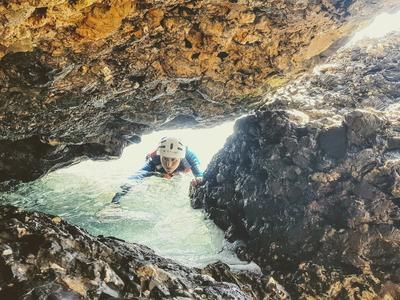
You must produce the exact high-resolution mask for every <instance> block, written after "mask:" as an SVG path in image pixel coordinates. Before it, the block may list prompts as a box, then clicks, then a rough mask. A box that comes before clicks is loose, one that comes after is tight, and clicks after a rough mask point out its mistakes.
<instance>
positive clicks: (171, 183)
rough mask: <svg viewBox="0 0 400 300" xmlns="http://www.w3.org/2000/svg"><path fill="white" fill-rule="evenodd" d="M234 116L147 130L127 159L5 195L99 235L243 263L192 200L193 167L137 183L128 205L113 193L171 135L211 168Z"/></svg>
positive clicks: (71, 170)
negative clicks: (115, 200)
mask: <svg viewBox="0 0 400 300" xmlns="http://www.w3.org/2000/svg"><path fill="white" fill-rule="evenodd" d="M233 124H234V122H233V121H230V122H226V123H223V124H221V125H218V126H216V127H213V128H205V129H175V130H163V131H158V132H154V133H151V134H147V135H143V136H142V141H141V142H140V143H138V144H132V145H130V146H128V147H126V148H125V149H124V151H123V154H122V156H121V157H120V158H119V159H116V160H111V161H91V160H87V161H83V162H81V163H79V164H76V165H73V166H70V167H68V168H63V169H60V170H57V171H54V172H51V173H49V174H48V175H46V176H44V177H43V178H41V179H38V180H36V181H34V182H29V183H23V184H20V185H19V186H17V187H16V188H15V189H14V190H13V191H9V192H6V193H3V194H0V198H2V199H3V203H4V204H5V203H9V204H12V205H16V206H18V207H22V208H25V209H28V210H37V211H41V212H45V213H49V214H54V215H58V216H60V217H62V218H63V219H65V220H67V221H69V222H71V223H73V224H76V225H79V226H81V227H82V228H84V229H86V230H87V231H88V232H90V233H92V234H95V235H104V236H115V237H117V238H120V239H124V240H126V241H130V242H137V243H140V244H143V245H146V246H149V247H151V248H152V249H155V250H156V252H157V253H158V254H160V255H162V256H165V257H169V258H173V259H175V260H177V261H179V262H181V263H184V264H187V265H189V266H205V265H206V264H208V263H211V262H215V261H217V260H222V261H224V262H226V263H228V264H230V265H233V266H237V267H240V268H243V264H244V262H241V261H240V260H239V259H238V258H237V257H236V255H235V254H234V251H233V250H234V245H232V244H230V243H228V242H227V241H225V240H224V233H223V231H222V230H220V229H219V228H218V227H217V226H216V225H215V224H214V223H213V222H212V221H211V220H209V219H208V218H207V217H206V215H205V214H204V212H202V211H200V210H194V209H192V208H191V207H190V199H189V187H190V181H191V179H192V178H193V175H192V174H185V175H183V176H176V178H175V177H173V178H172V179H171V180H166V179H164V178H160V177H155V176H152V177H146V178H144V179H143V180H142V181H141V182H138V183H136V184H135V185H134V186H133V188H132V190H131V191H130V192H129V193H128V194H127V195H125V196H124V199H123V200H122V201H121V203H120V205H114V204H112V203H110V202H111V199H112V197H113V195H114V194H115V192H117V191H118V189H119V187H120V186H121V185H123V184H125V183H129V179H128V177H129V176H130V175H132V174H133V173H135V171H137V170H138V169H140V168H141V167H142V166H143V165H144V163H145V156H146V154H148V153H149V152H151V151H153V150H155V148H156V146H157V144H158V143H159V141H160V139H161V138H162V137H163V136H175V137H178V138H179V139H181V140H182V141H183V142H184V143H185V144H186V145H187V146H188V147H190V148H191V149H192V150H193V151H195V153H196V154H197V155H198V157H199V159H200V161H201V168H202V169H203V170H204V169H205V168H206V166H207V164H208V163H209V162H210V160H211V159H212V156H213V155H214V154H215V153H216V152H217V151H218V150H219V149H221V148H222V147H223V144H224V142H225V139H226V138H227V137H228V136H229V135H230V134H231V133H232V131H233Z"/></svg>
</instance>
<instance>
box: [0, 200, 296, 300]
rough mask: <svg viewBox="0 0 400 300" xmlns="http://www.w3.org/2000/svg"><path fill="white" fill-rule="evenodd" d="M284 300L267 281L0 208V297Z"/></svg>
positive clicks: (281, 292) (269, 279) (39, 215)
mask: <svg viewBox="0 0 400 300" xmlns="http://www.w3.org/2000/svg"><path fill="white" fill-rule="evenodd" d="M264 297H267V298H268V299H288V295H286V294H285V290H284V288H283V287H282V286H280V285H279V284H278V283H277V282H276V281H275V280H274V279H273V278H272V277H270V276H263V275H261V274H256V273H250V272H245V271H241V272H233V271H231V270H230V268H229V267H228V266H227V265H225V264H222V263H216V264H212V265H209V266H207V267H206V268H205V269H197V268H188V267H185V266H182V265H179V264H177V263H176V262H174V261H172V260H169V259H164V258H162V257H159V256H157V255H156V254H155V253H154V252H153V251H152V250H151V249H149V248H147V247H145V246H141V245H138V244H133V243H127V242H124V241H122V240H119V239H116V238H112V237H103V236H99V237H94V236H91V235H89V234H88V233H86V232H85V231H84V230H82V229H80V228H79V227H76V226H74V225H70V224H68V223H66V222H65V221H63V220H62V219H61V218H60V217H57V216H50V215H45V214H42V213H37V212H33V213H29V212H25V211H22V210H20V209H17V208H15V207H11V206H0V299H7V300H14V299H24V300H61V299H62V300H78V299H102V300H104V299H109V300H111V299H243V300H247V299H263V298H264Z"/></svg>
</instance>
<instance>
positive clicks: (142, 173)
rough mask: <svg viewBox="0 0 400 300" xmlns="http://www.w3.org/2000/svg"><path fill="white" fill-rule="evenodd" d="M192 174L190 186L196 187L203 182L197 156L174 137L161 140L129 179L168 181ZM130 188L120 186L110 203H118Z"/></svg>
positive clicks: (129, 186)
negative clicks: (154, 177)
mask: <svg viewBox="0 0 400 300" xmlns="http://www.w3.org/2000/svg"><path fill="white" fill-rule="evenodd" d="M188 172H192V173H193V175H194V177H195V178H194V179H193V180H192V183H191V184H192V185H193V186H196V185H198V184H200V183H201V182H202V181H203V172H202V171H201V170H200V161H199V159H198V157H197V155H196V154H195V153H194V152H193V151H192V150H191V149H189V148H188V147H186V146H185V145H183V144H182V142H181V141H179V140H178V139H177V138H175V137H164V138H162V139H161V141H160V143H159V145H158V147H157V150H155V151H153V152H151V153H149V154H147V156H146V164H145V165H144V166H143V167H142V168H141V169H140V170H139V171H137V172H136V173H135V174H134V175H132V176H130V177H129V179H131V180H134V181H139V180H141V179H143V178H144V177H148V176H153V175H157V176H162V177H164V178H167V179H170V178H172V177H173V176H174V175H177V174H182V173H188ZM131 188H132V185H131V184H124V185H122V186H121V191H119V192H117V193H116V194H115V195H114V197H113V198H112V201H111V202H112V203H117V204H118V203H120V202H121V198H122V197H123V196H124V195H126V194H127V193H128V192H129V190H130V189H131Z"/></svg>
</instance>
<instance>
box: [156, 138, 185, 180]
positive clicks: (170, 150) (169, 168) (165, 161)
mask: <svg viewBox="0 0 400 300" xmlns="http://www.w3.org/2000/svg"><path fill="white" fill-rule="evenodd" d="M157 154H158V155H160V159H161V165H162V167H163V168H164V170H165V172H167V173H168V174H172V173H173V172H174V171H175V170H176V169H177V168H178V166H179V164H180V162H181V159H182V158H184V157H185V155H186V147H185V146H184V145H183V144H182V142H181V141H179V140H178V139H177V138H174V137H163V138H162V139H161V141H160V144H159V145H158V148H157Z"/></svg>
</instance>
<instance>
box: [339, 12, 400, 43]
mask: <svg viewBox="0 0 400 300" xmlns="http://www.w3.org/2000/svg"><path fill="white" fill-rule="evenodd" d="M393 31H400V11H398V12H396V13H394V14H388V13H383V14H381V15H379V16H377V17H376V18H375V19H374V21H373V22H372V23H371V24H370V25H369V26H368V27H367V28H365V29H363V30H361V31H359V32H357V33H356V34H355V35H354V37H353V38H352V39H351V40H350V42H349V43H348V44H347V45H346V46H350V45H353V44H354V43H356V42H357V41H360V40H362V39H365V38H380V37H383V36H385V35H386V34H388V33H390V32H393Z"/></svg>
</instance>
